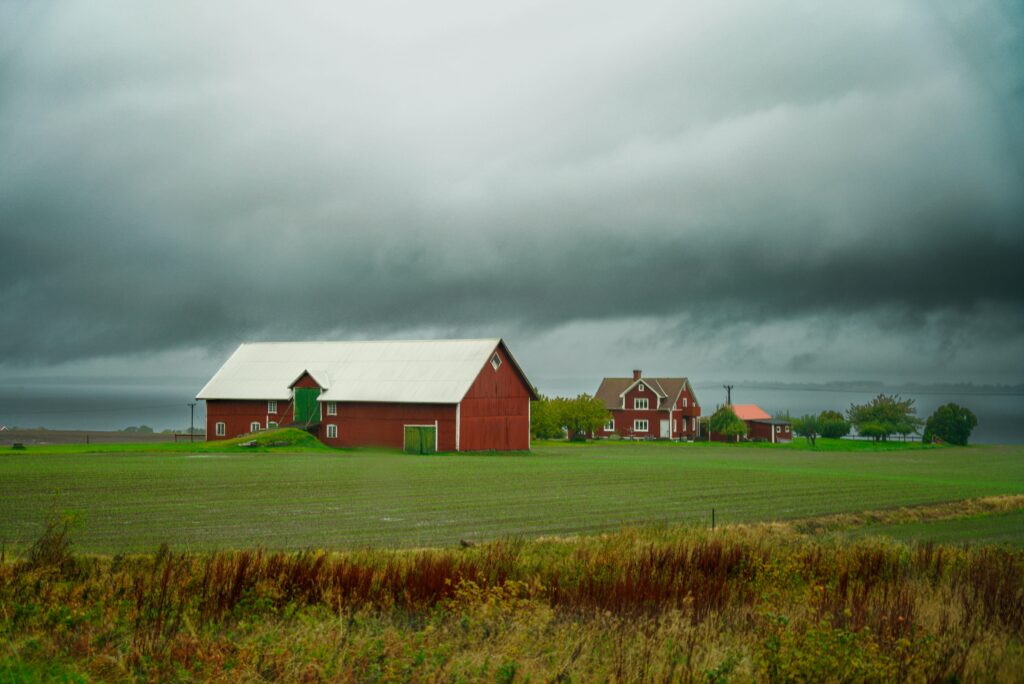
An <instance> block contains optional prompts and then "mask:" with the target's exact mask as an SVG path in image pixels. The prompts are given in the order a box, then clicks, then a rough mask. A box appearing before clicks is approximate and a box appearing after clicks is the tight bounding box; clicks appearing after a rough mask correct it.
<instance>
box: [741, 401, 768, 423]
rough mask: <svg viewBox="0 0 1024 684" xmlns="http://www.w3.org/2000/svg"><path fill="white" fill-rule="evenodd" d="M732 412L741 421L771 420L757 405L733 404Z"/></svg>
mask: <svg viewBox="0 0 1024 684" xmlns="http://www.w3.org/2000/svg"><path fill="white" fill-rule="evenodd" d="M732 411H733V413H735V414H736V417H737V418H739V419H740V420H768V419H769V418H771V416H769V415H768V414H767V413H765V410H764V409H763V408H761V407H760V406H758V405H757V404H733V405H732Z"/></svg>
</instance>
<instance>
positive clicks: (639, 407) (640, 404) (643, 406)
mask: <svg viewBox="0 0 1024 684" xmlns="http://www.w3.org/2000/svg"><path fill="white" fill-rule="evenodd" d="M647 406H648V403H647V397H644V398H643V399H634V400H633V409H634V410H636V411H646V410H647Z"/></svg>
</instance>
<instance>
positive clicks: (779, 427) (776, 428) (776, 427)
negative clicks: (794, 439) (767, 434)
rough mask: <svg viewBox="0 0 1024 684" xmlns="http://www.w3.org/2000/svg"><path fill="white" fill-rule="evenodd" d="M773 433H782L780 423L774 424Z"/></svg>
mask: <svg viewBox="0 0 1024 684" xmlns="http://www.w3.org/2000/svg"><path fill="white" fill-rule="evenodd" d="M775 434H777V435H781V434H782V426H781V425H776V426H775Z"/></svg>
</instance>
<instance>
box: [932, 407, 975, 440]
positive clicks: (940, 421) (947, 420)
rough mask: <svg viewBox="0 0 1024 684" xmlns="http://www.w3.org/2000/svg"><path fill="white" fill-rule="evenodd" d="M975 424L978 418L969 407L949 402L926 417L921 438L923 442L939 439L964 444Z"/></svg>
mask: <svg viewBox="0 0 1024 684" xmlns="http://www.w3.org/2000/svg"><path fill="white" fill-rule="evenodd" d="M977 426H978V418H977V416H975V415H974V413H972V412H971V410H970V409H967V408H964V407H963V406H959V405H957V404H954V403H952V402H951V403H949V404H943V405H942V406H940V407H939V408H937V409H935V413H933V414H932V415H930V416H929V417H928V421H927V422H926V423H925V425H924V435H923V436H922V437H921V439H922V440H923V441H925V442H933V441H935V440H936V439H941V440H942V441H943V442H948V443H950V444H958V445H960V446H966V445H967V439H968V438H969V437H970V436H971V431H972V430H974V428H975V427H977Z"/></svg>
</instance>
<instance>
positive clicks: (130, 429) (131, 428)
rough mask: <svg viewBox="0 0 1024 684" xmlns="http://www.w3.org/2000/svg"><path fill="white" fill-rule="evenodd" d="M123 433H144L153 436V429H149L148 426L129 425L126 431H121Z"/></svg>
mask: <svg viewBox="0 0 1024 684" xmlns="http://www.w3.org/2000/svg"><path fill="white" fill-rule="evenodd" d="M121 432H144V433H146V434H147V435H148V434H152V432H153V428H151V427H149V426H148V425H139V426H135V425H129V426H128V427H126V428H125V429H124V430H121Z"/></svg>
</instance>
